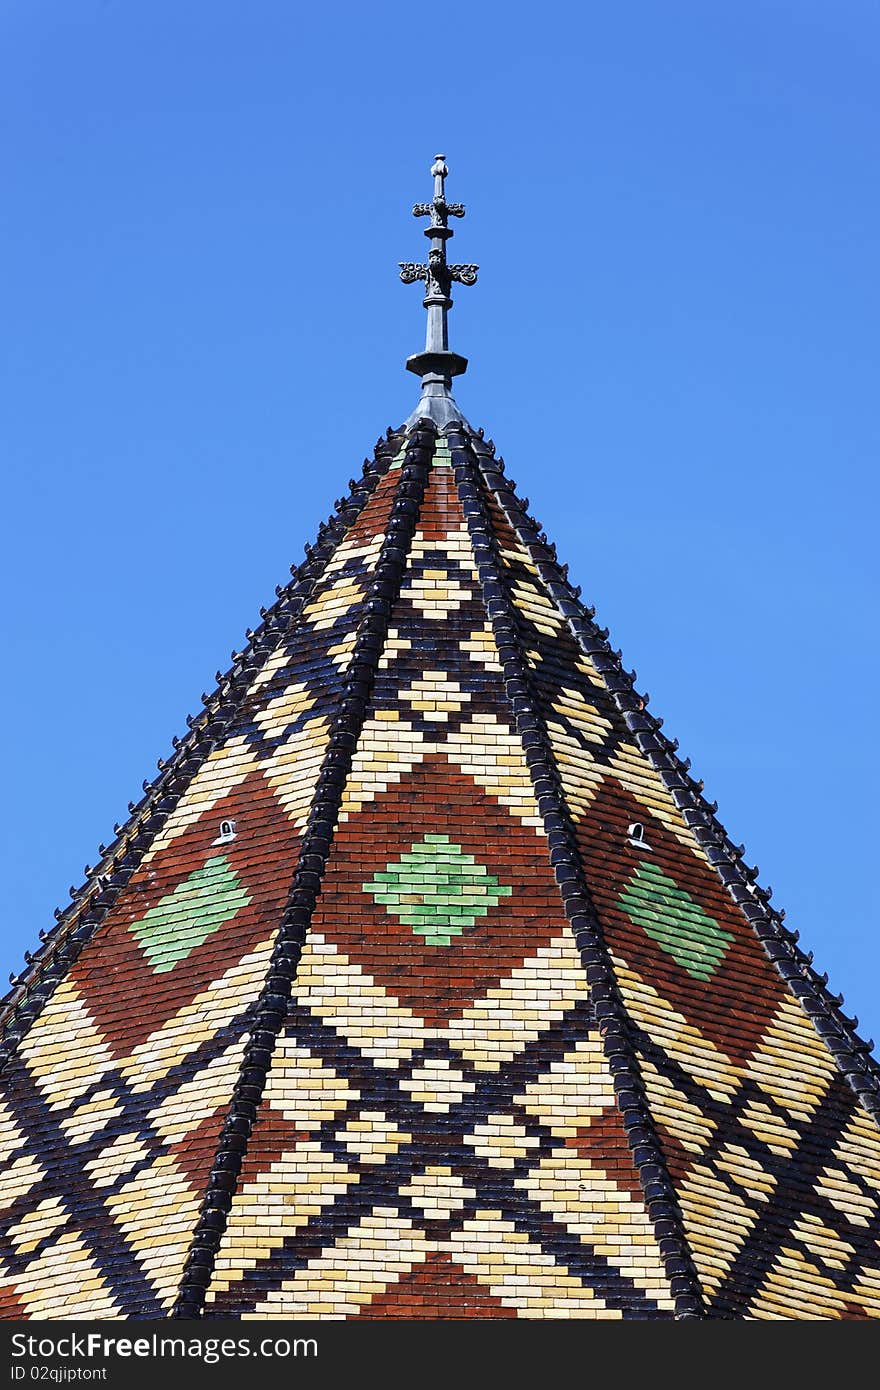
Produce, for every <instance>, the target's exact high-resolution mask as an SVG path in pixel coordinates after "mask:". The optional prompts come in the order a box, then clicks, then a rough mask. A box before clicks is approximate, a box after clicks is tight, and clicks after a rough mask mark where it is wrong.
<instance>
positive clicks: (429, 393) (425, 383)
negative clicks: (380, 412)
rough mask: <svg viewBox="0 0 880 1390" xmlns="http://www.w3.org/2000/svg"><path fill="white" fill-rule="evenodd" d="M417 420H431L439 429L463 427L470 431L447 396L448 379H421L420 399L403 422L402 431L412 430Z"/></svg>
mask: <svg viewBox="0 0 880 1390" xmlns="http://www.w3.org/2000/svg"><path fill="white" fill-rule="evenodd" d="M419 420H433V421H434V424H435V425H437V426H438V427H439V428H440V429H446V426H447V425H464V427H465V429H470V425H469V424H468V422H467V420H466V419H465V418H464V416H463V415H462V413H461V411H460V410H459V408H458V406H457V405H456V404H455V401H454V400H453V398H452V396H451V395H450V394H449V378H448V377H446V378H445V379H444V378H442V377H438V376H434V375H427V376H425V377H424V378H423V380H422V399H421V400H420V401H419V403H418V405H417V406H416V408H415V410H414V411H413V413H412V415H410V416H409V418H408V419H407V420H406V421H405V423H404V429H412V427H413V426H414V425H416V424H418V422H419Z"/></svg>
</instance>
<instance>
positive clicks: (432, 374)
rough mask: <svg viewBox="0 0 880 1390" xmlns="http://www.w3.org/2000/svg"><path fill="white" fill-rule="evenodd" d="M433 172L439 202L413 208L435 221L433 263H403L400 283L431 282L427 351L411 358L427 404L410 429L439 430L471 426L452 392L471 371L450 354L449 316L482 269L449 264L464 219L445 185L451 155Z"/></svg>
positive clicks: (458, 356)
mask: <svg viewBox="0 0 880 1390" xmlns="http://www.w3.org/2000/svg"><path fill="white" fill-rule="evenodd" d="M431 173H432V175H433V177H434V197H433V199H432V200H431V202H430V203H416V204H415V206H414V208H413V217H429V218H430V219H431V220H430V223H429V225H428V226H427V227H426V228H425V236H426V237H429V238H430V241H431V246H430V249H429V251H428V261H427V264H426V265H420V264H418V263H417V262H414V261H400V262H399V264H400V278H401V280H403V282H404V284H407V285H412V284H414V283H415V281H416V280H424V281H425V286H426V288H425V297H424V299H423V300H422V303H423V304H424V306H425V308H426V309H427V311H428V323H427V328H426V332H425V350H424V352H417V353H414V354H413V356H412V357H408V358H407V359H406V368H407V371H409V372H415V374H416V376H420V377H421V378H422V399H421V401H420V402H419V404H418V406H417V408H416V410H415V411H414V412H413V414H412V415H411V416H410V418H409V420H408V421H407V424H410V423H414V422H415V421H416V420H420V419H424V418H425V417H426V416H429V417H430V418H431V419H432V420H434V421H435V422H436V423H437V424H438V425H447V424H450V423H451V422H453V421H459V420H460V421H463V422H464V423H466V421H464V417H463V415H462V414H461V412H460V410H459V409H458V407H457V406H456V404H455V401H454V400H453V399H452V395H451V394H450V392H451V387H452V378H453V377H454V376H461V374H462V372H464V371H466V370H467V358H466V357H462V356H461V354H460V353H457V352H450V350H449V324H448V314H449V310H450V309H451V308H452V298H451V296H450V293H449V291H450V289H451V288H452V285H453V284H454V283H457V284H460V285H473V284H474V283H475V281H476V278H477V271H478V269H479V266H475V265H449V264H448V262H447V260H446V243H447V241H448V240H449V238H450V237H451V236H453V235H454V233H453V231H452V228H451V227H450V226H449V218H450V217H464V204H463V203H447V201H446V191H445V181H446V177H447V175H448V173H449V170H448V169H447V167H446V156H445V155H442V154H438V155H437V156H436V158H435V160H434V163H433V164H432V166H431Z"/></svg>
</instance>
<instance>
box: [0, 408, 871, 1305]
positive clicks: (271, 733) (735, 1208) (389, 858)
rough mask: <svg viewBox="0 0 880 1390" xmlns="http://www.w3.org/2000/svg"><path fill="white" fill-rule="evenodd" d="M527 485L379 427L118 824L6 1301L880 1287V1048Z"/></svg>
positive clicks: (26, 988) (36, 1117)
mask: <svg viewBox="0 0 880 1390" xmlns="http://www.w3.org/2000/svg"><path fill="white" fill-rule="evenodd" d="M526 507H527V504H524V503H523V502H521V501H520V499H518V497H517V495H516V493H515V490H514V489H513V487H512V485H511V484H510V482H509V480H508V479H507V478H505V476H504V471H503V465H502V464H501V462H500V461H499V460H497V459H496V458H495V455H494V449H493V448H492V446H491V445H488V444H487V443H486V442H485V441H484V440H483V438H482V436H481V435H477V434H474V433H472V432H470V431H468V430H465V429H459V430H455V429H450V431H449V434H448V437H447V436H445V435H443V434H440V435H439V436H437V437H436V439H435V437H434V431H433V427H430V426H427V425H422V426H420V427H418V428H416V429H415V430H413V431H410V432H409V433H408V434H404V433H403V432H398V433H397V434H393V433H392V432H389V434H388V437H387V438H386V439H384V440H380V442H379V444H378V445H377V450H376V454H375V458H374V460H373V461H372V462H371V463H367V464H365V469H364V477H363V480H362V481H360V482H357V483H355V482H353V483H352V485H351V490H350V493H349V494H348V496H347V497H346V498H343V499H341V500H340V502H339V503H337V515H336V517H335V518H333V519H332V520H331V522H330V523H328V524H327V525H325V526H324V527H322V528H321V531H320V533H319V537H318V541H317V543H316V545H315V546H313V547H309V548H307V550H308V553H307V558H306V561H305V563H304V565H303V566H301V567H300V569H299V570H298V571H297V572H296V573H295V575H294V580H293V582H292V584H290V585H288V586H287V587H286V588H284V589H279V591H278V602H277V603H276V604H275V605H274V606H273V608H272V609H270V610H268V612H265V611H264V612H263V615H262V622H261V624H260V627H259V628H258V629H257V631H256V632H255V633H252V634H249V640H248V646H247V648H246V649H245V651H243V652H242V653H239V654H238V655H237V656H235V657H234V661H233V667H232V669H231V670H230V672H228V673H227V674H226V676H219V675H218V688H217V690H216V691H215V692H214V694H213V695H211V696H205V697H203V700H204V703H205V710H204V713H203V714H201V715H200V716H198V718H197V719H195V720H193V721H190V725H191V727H190V732H189V733H188V734H187V736H186V737H185V738H184V739H183V740H181V741H180V742H179V745H178V746H176V751H175V753H174V755H173V757H172V758H171V759H170V760H169V761H168V763H167V764H160V775H159V777H158V778H157V779H156V781H155V783H154V784H153V785H152V786H150V787H146V786H145V795H144V797H143V799H142V800H141V802H140V803H139V804H138V805H137V806H134V805H133V806H132V807H131V818H130V820H129V821H128V822H127V823H126V825H125V826H124V827H123V828H122V829H119V830H117V831H116V832H115V834H116V838H115V840H114V842H113V844H112V845H111V846H110V848H109V849H108V850H105V849H104V847H103V846H102V847H101V862H100V864H99V867H98V869H97V870H94V871H90V872H89V875H88V877H87V881H86V883H85V885H84V886H83V888H82V889H81V890H80V891H79V892H78V893H77V894H76V895H75V897H74V901H73V903H72V905H71V907H70V908H69V909H68V911H67V912H66V913H64V914H61V915H60V921H59V923H58V926H57V927H56V928H55V930H54V931H53V932H52V933H50V935H49V936H48V938H47V941H46V944H45V946H44V947H43V948H42V949H41V950H40V951H39V952H38V953H37V955H36V957H35V958H34V960H33V963H32V964H31V966H30V967H29V969H28V971H27V972H25V974H24V975H23V976H22V977H21V980H20V981H19V982H18V983H17V984H16V986H15V988H14V990H13V992H12V995H11V996H10V998H9V1000H8V1002H7V1005H6V1008H5V1012H4V1013H3V1015H2V1019H0V1022H2V1044H3V1046H2V1048H0V1057H2V1056H3V1055H5V1059H6V1060H5V1065H4V1067H3V1071H2V1075H0V1315H2V1316H4V1317H8V1318H53V1317H54V1318H62V1317H63V1318H71V1317H75V1318H88V1317H96V1318H105V1317H108V1318H130V1317H139V1318H158V1317H169V1316H184V1317H186V1316H198V1315H200V1314H201V1313H202V1311H203V1312H204V1315H205V1316H207V1317H209V1318H217V1317H227V1316H232V1317H236V1318H245V1319H263V1318H272V1317H285V1318H288V1317H291V1318H298V1317H303V1318H309V1317H321V1318H325V1317H326V1318H343V1317H351V1318H365V1319H379V1318H383V1319H384V1318H390V1319H399V1318H405V1319H412V1318H427V1319H439V1318H481V1319H489V1318H514V1317H516V1318H542V1319H543V1318H555V1317H563V1318H572V1317H576V1318H601V1319H619V1318H671V1317H683V1316H684V1317H686V1316H690V1317H709V1318H726V1319H730V1318H749V1319H755V1318H757V1319H791V1318H823V1319H824V1318H828V1319H839V1318H873V1317H877V1316H880V1195H878V1194H880V1132H878V1128H877V1123H876V1116H877V1114H878V1113H880V1073H878V1070H877V1068H876V1066H875V1064H874V1063H873V1062H872V1061H871V1059H870V1058H869V1057H868V1056H867V1054H866V1050H865V1048H864V1045H863V1044H861V1042H860V1040H859V1039H858V1038H857V1037H856V1035H855V1034H854V1033H853V1031H852V1028H851V1026H850V1025H849V1023H848V1021H847V1020H846V1019H845V1018H844V1016H843V1015H842V1014H841V1013H840V1011H839V1008H838V1007H837V1003H836V1001H835V1000H834V998H833V996H831V994H830V992H829V991H828V990H827V988H826V987H825V985H824V983H823V981H822V980H821V979H820V977H818V976H817V975H816V973H815V971H813V969H812V967H811V965H810V962H809V958H808V957H806V956H804V955H803V953H801V952H800V951H799V950H798V948H797V945H796V938H795V937H794V936H793V935H792V934H791V933H788V932H787V931H786V930H785V928H784V927H783V925H782V922H781V919H780V917H779V915H778V914H776V913H774V912H773V910H772V908H771V907H770V905H769V901H768V897H767V894H766V893H764V892H763V891H762V890H761V889H760V887H759V886H758V884H757V883H756V882H755V881H754V875H753V874H751V873H750V872H749V871H748V870H747V869H746V867H745V866H744V865H743V864H742V862H741V852H739V851H738V850H737V849H736V847H734V846H732V845H731V844H730V841H729V840H728V838H727V836H726V832H724V830H723V828H722V827H721V826H720V825H719V824H718V822H717V820H716V819H715V817H714V808H711V807H708V805H707V803H706V802H705V801H704V799H703V798H702V796H701V788H700V787H699V785H698V784H696V783H694V782H693V781H692V779H690V777H689V775H688V772H687V767H686V765H684V764H682V763H680V762H679V761H678V760H677V758H676V757H675V750H674V746H673V745H671V744H670V743H669V741H668V740H666V739H664V737H663V735H662V734H661V733H660V728H659V724H658V723H657V721H653V720H652V718H651V717H650V715H649V714H648V712H647V710H646V708H645V701H644V700H643V699H642V698H641V697H640V696H639V695H638V694H637V692H636V691H635V689H634V686H633V678H632V677H631V676H630V675H629V674H628V673H627V672H626V671H625V670H623V668H622V666H621V663H620V658H619V654H617V653H614V652H612V651H611V649H610V648H609V646H608V643H607V640H606V638H607V634H606V633H603V632H602V631H600V630H599V629H598V628H597V626H596V624H595V622H594V621H593V618H592V614H591V613H590V612H589V611H587V610H585V609H584V608H583V607H582V606H581V605H580V603H579V602H578V599H577V595H576V594H575V593H574V592H573V591H572V590H571V589H570V587H569V586H568V583H567V579H566V576H565V572H564V570H562V569H561V568H560V567H559V566H558V565H557V564H556V558H555V552H554V550H553V548H552V546H551V545H550V543H549V542H548V541H547V539H546V537H545V536H544V535H543V533H542V532H541V531H540V530H539V528H538V526H537V525H536V524H535V523H534V522H533V521H532V520H531V519H530V518H529V516H528V513H527V510H526ZM4 1049H5V1054H4Z"/></svg>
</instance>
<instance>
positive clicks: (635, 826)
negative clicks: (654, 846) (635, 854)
mask: <svg viewBox="0 0 880 1390" xmlns="http://www.w3.org/2000/svg"><path fill="white" fill-rule="evenodd" d="M626 838H627V839H628V840H629V843H630V844H631V845H632V846H633V848H634V849H647V850H650V849H651V846H650V845H649V844H648V841H647V840H646V839H645V827H644V826H643V825H642V822H641V821H640V820H634V821H633V823H632V825H630V826H628V827H627V831H626Z"/></svg>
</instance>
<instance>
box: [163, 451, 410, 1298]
mask: <svg viewBox="0 0 880 1390" xmlns="http://www.w3.org/2000/svg"><path fill="white" fill-rule="evenodd" d="M434 441H435V430H434V427H433V425H432V424H420V425H419V426H418V427H417V428H416V429H415V430H413V431H412V432H411V433H410V434H409V435H407V437H406V453H405V455H404V458H403V465H402V468H401V474H400V480H399V482H398V484H397V487H396V489H395V493H394V498H393V501H392V503H391V509H390V514H389V519H388V521H387V523H386V525H385V534H384V538H383V540H382V545H381V549H380V552H379V555H378V558H377V560H376V568H375V571H374V574H373V578H372V582H371V584H370V589H369V596H368V597H367V599H366V603H365V608H364V616H363V618H362V620H361V623H360V626H359V628H358V632H357V637H356V639H355V644H354V649H353V651H352V656H351V661H350V663H349V665H348V668H347V670H346V673H345V679H344V682H343V686H342V693H341V695H340V698H339V703H338V706H337V713H336V716H335V718H334V719H333V721H332V724H331V732H330V738H329V740H328V742H327V744H326V747H325V749H324V755H323V757H322V759H321V769H320V772H319V774H318V777H317V780H316V783H315V788H314V791H313V793H312V799H311V804H310V807H309V813H308V819H307V821H306V827H305V830H304V833H303V837H302V840H301V842H300V846H299V852H298V855H297V863H296V868H295V870H294V873H293V878H292V882H291V887H290V891H289V894H288V899H287V905H286V907H285V909H284V912H283V914H282V917H281V920H280V923H279V926H278V929H277V933H276V936H275V944H274V947H273V950H272V957H271V960H270V963H269V966H268V969H267V972H266V977H265V979H264V982H263V986H262V989H261V991H260V995H259V998H258V999H257V1001H256V1003H255V1005H254V1008H253V1026H252V1027H251V1029H250V1036H249V1038H248V1042H247V1046H246V1048H245V1052H244V1056H243V1058H242V1061H241V1066H240V1069H239V1073H238V1077H237V1079H236V1084H235V1087H234V1089H233V1092H232V1097H231V1099H230V1102H229V1108H228V1110H227V1112H226V1118H225V1120H224V1123H223V1128H222V1130H221V1133H220V1138H219V1140H218V1141H217V1147H216V1150H215V1154H214V1161H213V1164H212V1166H211V1171H210V1174H209V1176H208V1181H207V1186H206V1188H205V1195H204V1198H203V1200H202V1205H201V1210H200V1213H199V1217H198V1219H197V1221H196V1224H195V1227H194V1229H193V1234H192V1238H191V1240H190V1245H189V1251H188V1253H187V1257H186V1261H185V1264H184V1267H183V1272H182V1274H181V1276H180V1282H179V1285H178V1296H177V1300H176V1303H175V1305H174V1309H173V1312H172V1314H171V1316H172V1317H174V1318H197V1317H201V1316H202V1312H203V1307H204V1301H205V1297H206V1295H207V1291H208V1286H209V1284H210V1281H211V1275H212V1272H213V1268H214V1260H215V1257H216V1255H217V1252H218V1250H219V1248H220V1244H221V1241H222V1239H223V1233H224V1231H225V1229H226V1220H227V1217H228V1215H229V1210H230V1208H231V1206H232V1201H233V1197H234V1195H235V1189H236V1185H237V1181H238V1176H239V1173H240V1172H241V1167H242V1164H243V1162H244V1157H245V1153H246V1151H247V1147H248V1141H249V1139H250V1136H251V1133H252V1130H253V1125H254V1123H255V1121H256V1118H257V1114H258V1112H259V1107H260V1104H261V1102H262V1099H263V1092H264V1088H265V1084H266V1078H267V1076H268V1073H269V1067H270V1065H271V1061H272V1055H273V1052H274V1049H275V1043H276V1041H277V1038H278V1035H279V1033H280V1032H281V1029H282V1028H283V1026H284V1023H285V1020H286V1017H287V1006H288V1002H289V999H290V992H291V988H292V985H293V982H294V980H295V978H296V973H297V969H298V966H299V960H300V956H301V953H302V948H303V945H304V942H305V938H306V933H307V931H308V927H309V923H310V921H311V918H312V913H313V911H314V908H315V904H316V902H317V899H318V896H319V894H320V891H321V884H322V880H323V876H324V871H325V869H326V866H327V860H328V857H329V855H330V851H331V848H332V845H333V839H334V834H335V828H336V821H337V817H338V814H339V806H340V803H341V800H342V794H343V791H344V789H345V785H346V782H347V780H348V776H349V773H350V771H351V763H352V758H353V756H354V752H355V749H356V747H357V740H358V736H359V734H360V731H361V729H362V727H363V722H364V719H365V717H366V713H367V709H368V706H369V701H370V695H371V692H372V688H373V682H374V678H375V674H376V669H377V665H378V662H379V658H380V656H381V653H382V646H383V642H384V637H385V636H386V635H387V631H388V625H389V622H390V618H391V611H392V607H393V604H394V602H395V601H396V598H397V595H398V593H399V591H400V586H401V584H402V582H403V574H404V570H405V567H406V560H407V554H408V550H409V545H410V543H411V541H412V538H413V535H414V534H415V529H416V525H417V523H418V517H419V510H420V507H421V502H422V498H423V496H424V492H425V487H426V484H427V479H428V474H429V471H430V467H431V457H432V455H433V448H434ZM428 450H430V452H429V453H428V452H427V451H428ZM426 453H427V456H426Z"/></svg>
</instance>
